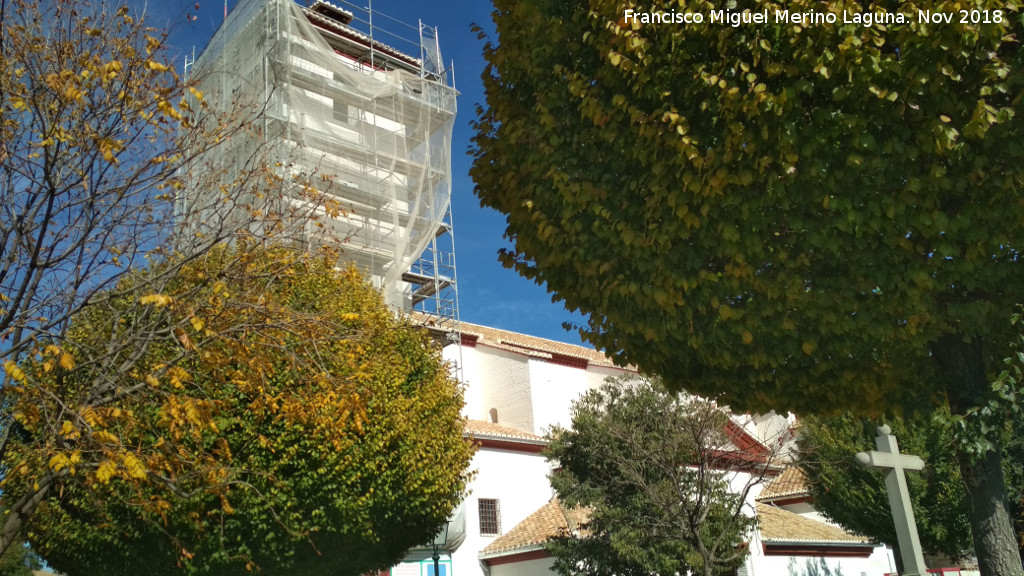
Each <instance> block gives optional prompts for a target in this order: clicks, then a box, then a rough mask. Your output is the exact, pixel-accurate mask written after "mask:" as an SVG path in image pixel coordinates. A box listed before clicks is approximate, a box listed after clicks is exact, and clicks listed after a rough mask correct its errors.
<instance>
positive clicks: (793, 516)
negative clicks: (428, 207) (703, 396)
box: [390, 322, 896, 576]
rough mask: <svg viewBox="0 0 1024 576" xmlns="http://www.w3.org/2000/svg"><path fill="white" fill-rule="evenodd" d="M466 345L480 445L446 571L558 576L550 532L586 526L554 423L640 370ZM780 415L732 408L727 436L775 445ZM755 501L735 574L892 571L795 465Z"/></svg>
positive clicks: (488, 334)
mask: <svg viewBox="0 0 1024 576" xmlns="http://www.w3.org/2000/svg"><path fill="white" fill-rule="evenodd" d="M462 343H463V345H462V347H461V350H460V347H459V346H455V345H449V346H447V347H446V348H445V350H444V354H445V357H446V358H447V359H448V360H449V361H452V362H453V363H457V364H458V365H459V366H460V367H461V370H460V372H461V376H462V380H463V382H464V383H465V386H466V388H465V398H466V406H465V408H464V416H465V417H466V418H467V423H466V433H467V435H469V436H470V437H472V438H474V439H475V440H476V442H477V443H478V445H479V449H478V451H477V454H476V456H475V457H474V459H473V462H472V468H473V470H474V472H475V476H474V478H473V480H472V482H471V484H470V489H469V494H468V496H467V498H466V500H465V501H464V502H463V504H462V505H461V506H460V507H459V509H458V510H457V511H456V513H455V514H454V516H453V518H452V520H451V522H450V523H449V528H448V537H447V544H446V545H445V546H443V547H441V549H440V550H439V556H440V557H441V559H440V561H439V563H438V571H439V572H440V573H441V574H442V575H443V576H512V575H516V576H541V575H551V574H554V572H553V571H552V564H553V559H552V558H551V556H550V555H549V554H548V552H547V551H546V550H545V548H544V543H545V542H546V541H547V540H548V539H549V538H551V537H553V536H556V535H558V534H560V533H562V532H563V531H565V530H569V531H573V530H576V529H577V528H578V526H579V525H580V524H581V523H585V522H586V518H585V513H582V512H580V511H577V510H567V509H566V508H565V507H564V506H561V505H560V504H559V502H558V501H557V499H555V498H554V491H553V489H552V488H551V485H550V484H549V482H548V474H549V473H550V472H551V470H552V468H553V467H554V466H555V464H554V463H552V462H549V461H547V460H546V459H545V457H544V456H543V455H542V454H541V451H542V450H543V448H544V446H545V445H546V444H547V443H546V441H545V440H544V438H543V435H544V433H545V432H547V431H548V430H549V429H550V428H551V427H552V426H554V425H560V426H568V425H569V424H570V423H571V413H570V410H571V405H572V402H573V401H574V400H576V399H577V398H579V397H580V396H581V395H582V394H584V393H585V392H586V391H588V390H590V389H593V388H596V387H598V386H600V385H601V384H602V383H603V382H604V381H605V379H606V378H608V377H609V376H619V375H623V374H631V373H633V372H632V371H630V370H626V369H623V368H620V367H617V366H615V365H614V364H612V362H611V361H610V360H609V359H608V358H607V357H605V356H604V355H603V354H601V353H600V352H597V351H596V350H593V349H589V348H586V347H583V346H575V345H571V344H565V343H561V342H555V341H552V340H547V339H543V338H537V337H534V336H527V335H524V334H517V333H514V332H507V331H503V330H498V329H494V328H488V327H485V326H479V325H474V324H468V323H465V322H463V323H462ZM791 423H792V421H791V419H787V418H783V417H780V416H775V415H772V416H767V417H758V416H747V415H743V416H739V415H736V416H733V418H732V423H731V425H730V426H729V430H727V431H726V432H727V434H728V435H729V437H730V440H731V441H732V442H733V444H735V445H736V446H738V447H740V448H742V449H744V450H753V451H755V452H756V451H758V450H761V451H763V452H764V453H766V454H767V453H768V452H769V449H768V447H767V444H768V443H769V442H768V441H767V439H769V438H777V437H778V434H779V432H780V431H784V430H785V429H788V427H789V425H790V424H791ZM769 476H770V477H766V478H765V480H764V482H763V484H761V485H757V486H754V488H753V489H752V490H751V492H750V496H749V498H748V504H749V510H750V513H751V514H755V513H756V514H757V515H758V516H759V517H760V529H759V531H758V532H757V533H756V534H751V535H750V538H749V540H748V543H747V544H748V546H749V548H750V555H749V556H748V558H747V560H746V563H745V565H744V566H743V567H742V568H740V569H739V570H738V571H737V574H739V575H746V576H805V575H807V576H810V575H822V576H823V575H826V574H842V575H843V576H884V575H887V574H894V573H895V571H896V570H895V562H894V560H893V556H892V550H891V549H889V548H887V547H885V546H881V545H878V544H875V543H873V542H871V541H869V540H868V539H867V538H864V537H861V536H858V535H854V534H850V533H848V532H846V531H844V530H842V529H841V528H839V527H837V526H835V525H833V524H830V523H828V522H827V521H826V520H825V519H824V518H823V517H822V516H821V515H820V514H818V513H817V512H816V511H815V510H814V508H813V505H812V502H811V500H810V497H809V495H808V493H807V490H806V488H805V487H804V484H803V478H802V476H801V475H800V472H799V471H798V470H797V469H796V468H792V467H785V466H784V465H780V466H776V467H774V468H773V469H772V470H771V471H770V472H769ZM432 553H433V550H432V549H430V548H424V549H420V550H415V551H413V552H412V553H410V555H409V557H407V558H406V561H405V562H404V563H402V564H400V565H398V566H395V567H393V568H392V569H391V570H390V575H391V576H433V575H434V563H433V561H432V560H431V558H430V557H431V555H432Z"/></svg>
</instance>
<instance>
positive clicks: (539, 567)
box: [491, 558, 554, 576]
mask: <svg viewBox="0 0 1024 576" xmlns="http://www.w3.org/2000/svg"><path fill="white" fill-rule="evenodd" d="M553 563H554V561H553V560H552V559H551V558H540V559H537V560H527V561H525V562H515V563H512V564H500V565H498V566H492V567H491V576H552V574H554V571H552V569H551V566H552V564H553Z"/></svg>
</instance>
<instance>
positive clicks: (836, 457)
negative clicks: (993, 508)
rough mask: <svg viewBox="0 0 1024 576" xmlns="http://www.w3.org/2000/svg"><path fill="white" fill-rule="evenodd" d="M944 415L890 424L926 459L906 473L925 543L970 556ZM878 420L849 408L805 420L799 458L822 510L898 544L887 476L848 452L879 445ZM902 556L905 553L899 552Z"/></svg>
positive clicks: (939, 551)
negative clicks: (857, 414)
mask: <svg viewBox="0 0 1024 576" xmlns="http://www.w3.org/2000/svg"><path fill="white" fill-rule="evenodd" d="M945 418H948V414H945V415H942V414H939V415H932V414H928V415H923V416H918V417H912V418H907V419H901V418H891V419H887V420H886V423H887V424H888V425H889V426H890V427H891V428H892V430H893V433H894V434H895V435H896V438H897V439H898V440H899V443H900V450H901V451H903V452H904V453H907V454H915V455H918V456H921V457H922V458H923V459H924V461H925V469H924V470H922V471H921V472H912V473H908V474H907V475H906V477H907V485H908V487H909V489H910V497H911V503H912V504H913V507H914V518H915V520H916V521H917V530H918V535H919V536H920V538H921V547H922V549H923V550H924V552H925V553H926V554H931V555H943V556H946V557H949V558H951V559H954V560H956V559H960V558H963V557H965V556H969V555H971V553H972V551H973V547H972V542H971V526H970V520H969V517H968V507H967V494H966V493H965V492H964V489H963V480H962V479H961V478H960V470H959V468H958V466H957V462H956V456H955V450H954V449H953V446H954V440H953V434H952V430H951V429H950V427H949V425H948V422H946V421H944V419H945ZM877 424H878V423H877V422H875V421H874V420H870V419H862V418H858V417H855V416H850V415H846V416H835V417H828V418H813V417H810V418H804V419H802V420H801V426H800V438H799V440H798V442H799V446H800V451H799V465H800V467H801V469H802V470H803V471H804V473H805V474H806V476H807V481H808V488H809V489H810V492H811V495H812V497H813V498H814V507H815V509H816V510H818V511H819V512H821V513H822V514H824V515H826V516H827V517H829V518H830V519H831V520H832V521H834V522H836V523H838V524H839V525H840V526H842V527H843V528H846V529H847V530H851V531H853V532H857V533H859V534H864V535H866V536H869V537H871V538H873V539H875V540H877V541H879V542H884V543H886V544H888V545H890V546H892V547H893V548H894V549H898V548H899V543H898V541H897V539H896V529H895V526H894V524H893V519H892V512H891V511H890V509H889V499H888V495H887V494H886V491H885V482H884V479H883V476H882V475H881V474H879V473H878V472H877V471H873V470H868V469H866V468H863V467H862V466H859V465H857V463H856V462H854V460H853V458H851V456H850V455H851V454H855V453H857V452H862V451H867V450H875V444H874V437H875V436H877V435H878V433H877V430H876V429H877ZM1012 486H1013V485H1012V484H1011V487H1012ZM1016 488H1017V489H1016V490H1011V494H1014V493H1016V494H1019V488H1020V486H1017V487H1016ZM896 558H897V560H898V561H899V560H900V556H899V554H897V555H896Z"/></svg>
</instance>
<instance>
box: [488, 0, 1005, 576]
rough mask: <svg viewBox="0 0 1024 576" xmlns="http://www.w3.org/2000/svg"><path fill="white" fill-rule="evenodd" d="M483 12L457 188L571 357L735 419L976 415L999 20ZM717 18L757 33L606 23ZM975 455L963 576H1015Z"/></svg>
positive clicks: (517, 5) (1000, 108) (990, 224)
mask: <svg viewBox="0 0 1024 576" xmlns="http://www.w3.org/2000/svg"><path fill="white" fill-rule="evenodd" d="M713 4H714V5H713ZM495 7H496V11H495V22H496V24H497V31H498V42H497V43H493V44H488V45H487V47H486V50H485V52H486V58H487V61H488V67H487V69H486V71H485V73H484V83H485V89H486V92H487V107H486V109H482V110H480V116H479V120H478V122H477V128H478V131H479V134H478V135H477V136H476V139H475V143H476V150H475V156H476V157H475V161H474V165H473V169H472V175H473V178H474V180H475V181H476V184H477V190H476V192H477V194H478V195H479V197H480V199H481V202H482V203H483V204H484V205H486V206H490V207H493V208H496V209H497V210H499V211H500V212H502V213H504V214H505V215H506V216H507V219H508V228H507V230H506V236H507V237H508V238H509V239H510V240H511V241H512V243H513V245H512V247H511V248H510V249H508V250H506V251H504V252H503V253H502V254H501V259H502V261H503V262H504V263H505V265H506V266H510V267H514V268H515V269H516V270H518V271H519V272H520V273H521V274H523V275H524V276H526V277H528V278H531V279H533V280H535V281H536V282H538V283H540V284H544V285H546V286H547V288H548V289H549V290H551V291H552V292H553V293H554V294H555V295H556V298H558V299H561V300H564V302H565V303H566V305H567V306H568V308H570V309H572V310H580V311H582V312H584V313H586V314H589V320H588V322H589V324H588V325H587V326H586V327H584V328H582V329H581V332H582V334H583V336H584V337H585V338H586V339H587V340H589V341H590V342H592V343H593V344H594V345H596V346H597V347H599V348H602V349H604V350H606V351H607V352H608V353H609V354H610V355H611V356H612V357H614V358H616V359H617V360H618V361H619V362H622V363H627V362H629V363H632V364H634V365H637V366H639V367H640V368H641V369H643V370H646V371H648V372H650V373H657V374H660V375H662V376H663V377H664V378H665V381H666V383H667V384H668V385H669V386H670V387H672V388H674V389H678V388H680V387H682V386H686V387H687V388H688V389H690V390H691V391H693V392H695V393H698V394H701V393H702V394H708V395H717V394H721V395H722V396H721V398H722V399H723V400H724V401H725V402H727V403H728V404H729V405H730V406H733V407H734V408H736V409H740V410H754V411H760V410H764V409H767V408H774V409H783V410H791V411H795V412H797V413H801V414H808V413H824V412H835V411H838V410H844V409H849V408H851V407H852V408H853V409H854V410H857V411H859V412H860V413H861V414H862V415H866V416H870V415H878V414H882V413H884V412H886V411H888V410H890V409H898V408H899V407H901V406H902V407H912V408H913V409H921V410H930V409H931V407H932V406H933V405H935V404H941V403H943V402H948V405H949V407H950V410H951V412H952V414H953V415H954V416H957V415H964V414H967V413H968V412H969V411H970V410H971V409H972V408H976V407H979V406H982V405H983V404H984V403H985V402H986V401H987V397H988V394H990V389H989V386H988V383H989V382H991V381H992V379H993V378H995V377H996V375H997V373H998V371H999V369H1000V367H999V362H1000V361H1001V360H1002V359H1003V358H1005V357H1006V356H1008V343H1009V342H1010V341H1011V340H1012V333H1011V331H1010V330H1009V326H1008V325H1007V323H1006V322H1005V318H1006V317H1008V316H1009V315H1010V314H1011V313H1012V312H1013V310H1014V307H1015V306H1016V304H1017V303H1018V302H1021V301H1024V268H1022V267H1021V266H1020V263H1019V257H1020V256H1019V250H1020V249H1021V246H1022V229H1021V227H1020V226H1019V225H1018V223H1019V222H1020V221H1021V220H1022V219H1024V201H1022V198H1021V193H1020V190H1021V189H1022V188H1021V186H1022V184H1024V137H1022V136H1024V134H1022V124H1021V116H1020V114H1019V108H1020V106H1021V101H1020V93H1021V89H1022V87H1024V70H1022V65H1024V63H1022V62H1021V60H1022V58H1024V52H1022V51H1021V50H1020V49H1019V40H1020V32H1021V27H1022V26H1024V25H1022V23H1021V18H1020V13H1019V11H1018V6H1017V4H1015V3H1013V2H1002V1H995V2H987V1H986V2H981V1H968V2H961V3H958V4H955V5H954V4H949V3H946V2H939V1H931V0H914V1H906V2H902V1H901V2H896V1H888V0H878V1H868V2H845V1H828V2H821V1H819V0H792V1H787V2H784V3H780V2H774V1H771V0H737V1H736V2H735V3H729V4H725V5H721V4H720V3H712V2H708V1H705V0H690V1H685V2H684V1H681V0H671V1H668V2H657V3H656V2H641V3H635V2H625V1H622V0H588V1H586V2H583V1H579V0H577V1H570V2H564V1H561V0H496V1H495ZM726 7H728V8H730V9H733V10H736V11H742V10H748V9H749V10H751V11H755V12H758V13H760V12H762V11H764V10H767V11H769V19H770V21H769V23H767V24H764V25H743V26H737V27H733V26H725V25H720V24H709V23H705V24H703V25H662V24H652V25H645V24H642V23H641V21H640V20H639V19H637V18H629V17H628V14H627V10H632V11H633V14H636V13H645V12H648V11H651V10H657V11H661V10H665V11H673V10H674V11H677V12H680V13H685V12H690V13H701V14H703V15H704V16H705V18H709V17H710V13H711V10H715V9H723V8H726ZM959 9H965V10H967V13H966V14H967V16H968V18H967V21H966V22H962V21H961V18H962V14H960V13H958V12H955V10H959ZM776 10H786V11H788V12H789V13H807V12H816V13H831V14H833V15H835V16H836V22H835V23H832V24H830V23H817V24H813V25H807V24H806V23H804V24H800V23H793V22H788V23H787V22H776V21H775V11H776ZM919 10H921V11H931V12H941V13H944V14H948V15H950V17H951V18H952V20H953V21H952V22H951V23H949V24H933V23H927V22H924V21H919ZM972 10H976V11H977V12H971V11H972ZM844 11H849V12H858V13H860V12H872V13H875V14H883V13H888V14H890V15H895V14H899V15H900V19H902V20H904V21H905V23H903V24H899V23H896V24H876V25H872V26H863V25H861V24H857V23H844V16H843V13H844ZM972 14H974V15H975V16H977V18H975V20H974V21H972V20H971V19H970V17H971V15H972ZM982 16H984V18H982ZM975 22H977V23H975ZM991 448H994V449H989V447H987V446H986V447H983V449H979V450H971V449H965V450H962V451H961V457H960V460H959V466H960V468H961V471H962V477H963V479H964V482H965V483H966V484H967V488H968V493H969V494H970V501H969V507H970V509H971V519H972V526H973V536H974V540H975V548H976V550H977V554H978V556H979V560H980V564H981V569H982V571H983V572H985V573H991V574H1013V575H1019V574H1021V573H1022V572H1021V567H1020V559H1019V557H1018V555H1017V550H1016V547H1015V546H1013V542H1014V538H1013V531H1012V528H1011V522H1010V512H1009V507H1008V502H1007V497H1006V491H1005V487H1004V485H1003V481H1002V478H1003V473H1002V470H1001V466H1000V461H1001V459H1000V456H999V454H998V449H999V446H998V445H997V444H993V445H992V446H991Z"/></svg>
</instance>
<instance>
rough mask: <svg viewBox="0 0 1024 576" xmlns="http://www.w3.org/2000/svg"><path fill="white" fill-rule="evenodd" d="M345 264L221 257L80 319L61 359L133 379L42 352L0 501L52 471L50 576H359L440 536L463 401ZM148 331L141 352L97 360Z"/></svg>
mask: <svg viewBox="0 0 1024 576" xmlns="http://www.w3.org/2000/svg"><path fill="white" fill-rule="evenodd" d="M336 261H337V258H336V256H332V255H330V254H324V255H320V256H317V257H315V258H314V257H304V256H301V255H297V254H295V253H293V252H291V251H289V250H286V249H280V248H278V249H256V250H253V249H250V248H249V247H245V246H242V247H239V248H232V249H218V250H215V251H213V252H211V253H210V254H209V255H208V256H207V257H205V258H201V259H196V260H194V261H192V262H189V263H187V264H185V265H183V266H181V267H177V272H176V274H175V276H174V278H173V280H172V281H170V282H169V283H168V285H167V291H166V292H165V293H161V294H152V293H149V292H148V287H149V286H150V282H148V281H147V280H146V277H147V276H150V275H157V274H161V273H162V270H161V269H160V268H159V267H157V268H156V269H155V270H153V271H148V272H142V273H140V276H141V277H142V279H141V280H138V281H136V277H135V276H132V277H130V278H127V279H126V280H124V281H123V282H122V283H121V285H120V286H119V287H118V290H119V292H120V293H121V294H122V295H121V296H119V297H118V298H115V299H112V300H109V304H108V305H106V306H103V307H100V306H93V307H91V308H89V309H88V310H86V311H84V312H83V313H81V314H80V315H79V316H77V317H76V318H75V320H74V322H73V325H72V329H71V331H70V333H69V338H68V341H67V343H66V345H65V347H66V348H68V349H69V353H70V354H72V355H73V356H74V357H75V358H76V359H77V361H78V362H79V363H82V364H88V363H91V362H94V361H97V359H101V360H102V361H97V364H98V365H101V366H109V365H111V364H113V363H114V360H122V359H123V360H124V361H126V362H129V363H130V364H131V365H132V366H133V367H134V368H133V370H132V371H131V372H130V373H115V374H112V375H109V376H105V375H104V374H97V373H89V372H87V371H77V372H75V371H71V372H67V371H65V370H64V369H63V368H61V367H60V366H58V365H57V363H55V361H54V360H53V359H52V358H50V357H49V356H47V355H46V354H45V352H44V354H43V355H42V356H41V357H39V358H38V359H37V360H36V361H35V362H33V363H31V364H24V365H23V366H24V370H26V372H29V373H30V376H31V377H33V378H35V379H36V382H37V383H38V384H37V386H35V387H31V388H24V389H19V390H18V394H17V396H16V400H17V404H16V410H17V411H16V415H17V417H18V421H19V423H20V426H21V427H20V430H19V433H18V435H17V441H16V444H15V445H14V446H13V447H12V449H11V451H10V453H9V458H8V461H7V464H8V467H9V469H11V470H13V471H14V473H13V474H11V475H9V476H8V479H7V481H6V483H5V485H4V492H5V493H4V497H5V498H8V497H9V498H12V499H16V498H18V497H19V495H20V493H22V492H33V491H34V490H35V487H34V484H36V483H38V482H39V481H40V480H39V479H40V477H43V476H46V477H49V481H50V482H51V483H52V485H53V488H52V489H51V491H50V492H49V496H48V498H47V499H46V500H45V501H44V502H43V503H42V505H41V506H40V507H39V510H38V512H37V514H36V516H35V517H34V518H33V519H32V520H31V522H30V533H29V537H30V540H31V541H32V542H33V545H34V547H35V548H36V549H37V550H38V551H39V552H40V554H41V555H42V556H43V557H44V558H46V559H47V561H48V562H49V563H50V564H51V565H53V566H54V567H55V568H57V569H59V570H61V571H63V572H65V573H67V574H70V575H72V576H73V575H75V574H95V573H97V572H103V571H113V572H116V573H125V572H139V573H143V572H144V573H147V574H180V573H217V574H244V573H247V571H249V570H252V569H262V570H266V571H268V572H269V573H273V574H281V573H310V572H315V573H332V574H352V575H358V574H362V573H365V572H367V571H369V570H371V569H379V568H385V567H387V566H389V565H391V564H392V563H394V562H396V561H397V560H399V559H400V558H401V556H402V555H403V554H404V552H405V550H407V549H408V548H409V547H411V546H414V545H417V544H421V543H422V542H424V541H426V540H429V538H430V537H431V535H432V534H434V533H436V531H437V530H438V528H439V527H440V526H441V524H442V523H443V522H444V521H445V520H446V519H447V516H448V514H449V513H450V512H451V510H452V509H453V508H454V506H455V505H456V504H457V503H458V502H459V500H460V499H461V497H462V496H463V492H464V489H465V486H466V481H467V467H468V464H469V460H470V458H471V456H472V448H471V446H470V444H468V443H467V441H466V440H465V439H463V436H462V422H461V419H460V416H459V414H460V410H461V407H462V396H461V391H460V390H459V388H458V385H457V383H456V382H454V381H453V379H452V378H451V377H450V376H449V373H448V370H447V366H446V365H445V364H444V363H443V362H442V360H441V359H440V355H439V352H438V351H437V350H436V348H435V347H434V346H433V345H432V342H431V341H430V340H429V337H428V336H427V335H426V333H425V332H424V331H422V330H421V329H419V328H417V327H414V326H412V325H411V324H410V323H409V321H408V320H405V319H400V318H396V317H395V316H394V315H393V313H392V312H391V311H390V310H389V309H388V308H387V307H386V306H385V305H384V304H383V302H382V300H381V297H380V295H379V294H378V293H377V292H376V291H375V290H373V289H372V288H371V287H370V286H369V285H368V284H367V283H366V282H365V281H364V280H363V279H362V278H361V276H360V274H359V273H358V272H356V271H355V270H354V269H348V270H343V271H341V272H338V271H337V269H336ZM171 266H172V267H174V266H173V265H171ZM140 334H145V335H147V338H149V339H150V340H151V342H150V344H149V346H148V347H147V348H146V350H145V352H144V353H143V354H142V355H141V356H138V354H137V353H136V352H135V351H129V350H124V349H123V348H121V347H120V346H113V349H115V350H117V353H116V359H109V358H102V357H103V356H104V355H106V354H108V349H109V348H110V347H111V343H112V342H117V341H118V340H119V339H121V338H122V337H125V335H129V336H130V337H131V338H139V336H140ZM136 356H138V357H136ZM101 382H102V384H101ZM106 396H116V397H119V400H118V401H117V402H116V403H114V404H110V403H104V402H99V403H98V404H97V401H98V400H102V399H103V398H104V397H106ZM69 407H71V408H69ZM55 415H56V416H55ZM53 422H58V423H60V424H58V425H53V424H52V423H53ZM61 422H62V423H61Z"/></svg>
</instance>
